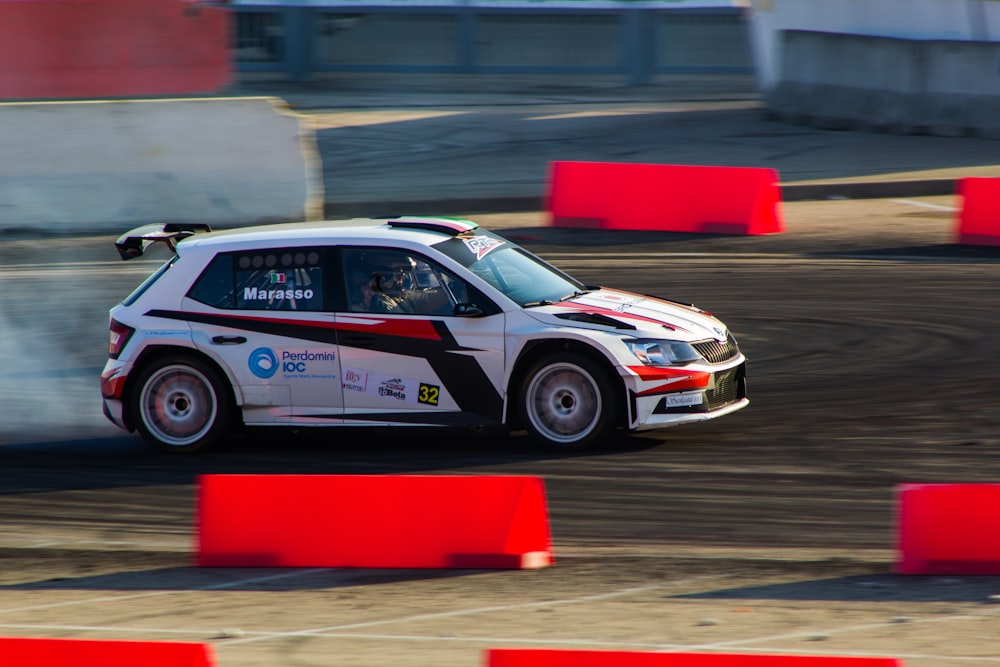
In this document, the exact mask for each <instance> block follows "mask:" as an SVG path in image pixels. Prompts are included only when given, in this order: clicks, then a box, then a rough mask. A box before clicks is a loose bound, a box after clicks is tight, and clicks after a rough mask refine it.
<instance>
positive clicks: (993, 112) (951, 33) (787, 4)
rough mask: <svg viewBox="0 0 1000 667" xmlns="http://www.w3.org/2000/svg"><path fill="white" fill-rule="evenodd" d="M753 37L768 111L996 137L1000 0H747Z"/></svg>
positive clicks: (804, 119) (999, 131)
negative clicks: (751, 1) (998, 0)
mask: <svg viewBox="0 0 1000 667" xmlns="http://www.w3.org/2000/svg"><path fill="white" fill-rule="evenodd" d="M751 35H752V38H753V52H754V59H755V70H756V73H757V80H758V87H759V88H760V90H761V92H762V93H763V95H764V98H765V100H766V103H767V108H768V111H769V112H770V114H771V115H773V116H774V117H777V118H780V119H784V120H789V121H792V122H799V123H807V124H811V125H816V126H819V127H827V128H834V129H847V128H858V129H875V130H880V131H891V132H901V133H927V134H938V135H978V136H983V137H998V136H1000V2H997V1H995V0H822V2H820V1H819V0H811V1H806V0H754V6H753V13H752V15H751Z"/></svg>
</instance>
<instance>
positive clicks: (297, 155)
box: [0, 98, 323, 232]
mask: <svg viewBox="0 0 1000 667" xmlns="http://www.w3.org/2000/svg"><path fill="white" fill-rule="evenodd" d="M0 155H2V156H3V159H2V160H0V230H12V229H29V228H30V229H35V230H46V231H52V232H69V231H87V232H119V231H124V230H126V229H128V228H130V227H134V226H137V225H139V224H144V223H150V222H174V221H184V222H207V223H209V224H211V225H213V226H239V225H246V224H254V223H262V222H271V221H275V222H277V221H291V220H302V219H306V218H310V219H316V218H319V217H321V216H322V202H323V193H322V182H323V181H322V166H321V164H320V161H319V157H318V153H317V151H316V146H315V138H314V136H313V134H312V131H311V130H310V129H309V128H305V127H300V123H299V119H298V118H297V117H296V116H294V115H293V114H290V113H288V112H287V111H286V110H285V107H284V103H283V102H282V101H281V100H278V99H275V98H214V99H187V100H180V99H178V100H145V101H134V100H133V101H103V102H48V103H41V102H40V103H7V104H0Z"/></svg>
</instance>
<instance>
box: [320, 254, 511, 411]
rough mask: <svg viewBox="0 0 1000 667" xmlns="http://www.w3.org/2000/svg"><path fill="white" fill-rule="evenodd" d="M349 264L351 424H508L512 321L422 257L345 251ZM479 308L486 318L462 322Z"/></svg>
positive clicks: (340, 325) (345, 354)
mask: <svg viewBox="0 0 1000 667" xmlns="http://www.w3.org/2000/svg"><path fill="white" fill-rule="evenodd" d="M387 260H396V261H387ZM341 263H342V266H343V270H344V282H345V284H346V285H347V288H348V294H347V303H348V304H349V305H348V306H347V308H346V309H345V311H344V312H342V313H339V314H338V316H337V329H338V332H339V343H340V360H341V371H342V376H343V379H342V386H343V399H344V411H345V421H347V422H350V423H359V424H360V423H379V424H392V423H396V424H399V423H410V424H471V423H476V424H482V423H487V424H488V423H495V422H499V421H500V419H501V412H502V403H503V402H502V388H501V383H502V380H503V371H504V345H503V342H504V336H503V331H504V315H503V313H501V312H500V310H499V309H498V308H496V306H494V305H492V304H491V303H489V302H488V301H487V300H486V299H485V297H483V296H482V295H481V294H480V293H478V292H476V291H475V290H473V289H472V288H471V287H469V286H468V285H467V284H466V283H465V282H464V281H461V280H460V279H458V278H457V277H456V276H455V275H454V274H453V273H451V272H448V271H446V270H444V269H443V268H442V267H441V266H440V265H438V264H436V263H434V262H432V261H429V260H428V259H426V258H425V257H423V256H421V255H419V254H416V253H410V252H404V251H386V250H385V249H380V248H364V247H353V248H344V249H343V256H342V262H341ZM389 264H392V265H391V266H390V265H389ZM401 266H402V267H403V268H402V269H401ZM404 274H405V275H404ZM372 292H374V293H376V294H379V293H380V294H381V296H382V297H384V298H383V299H382V300H378V299H372V298H371V296H370V293H372ZM366 295H367V298H366ZM393 299H398V300H399V301H400V304H397V305H398V307H395V306H393V305H391V304H390V303H389V302H390V301H391V300H393ZM470 299H473V300H478V301H479V304H478V305H479V308H478V309H477V310H476V311H470V310H469V308H468V305H466V306H465V308H466V310H467V311H468V312H469V316H462V315H456V314H455V304H456V303H464V304H468V303H471V301H470ZM404 302H405V303H404Z"/></svg>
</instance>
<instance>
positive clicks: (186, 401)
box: [130, 356, 232, 454]
mask: <svg viewBox="0 0 1000 667" xmlns="http://www.w3.org/2000/svg"><path fill="white" fill-rule="evenodd" d="M224 387H225V386H224V385H223V383H222V380H221V378H220V377H219V374H218V373H217V372H216V371H215V370H214V369H213V368H211V367H210V366H209V365H208V364H206V363H204V362H202V361H199V360H197V359H195V358H193V357H187V356H176V357H170V358H165V359H161V360H158V361H156V362H154V363H153V364H151V365H150V366H147V367H146V368H145V369H144V370H143V371H142V372H141V373H140V375H139V378H138V380H137V381H136V383H135V385H134V389H133V391H132V399H131V401H130V403H131V406H130V407H131V411H132V423H133V424H135V426H136V428H137V429H138V431H139V433H140V435H142V437H143V438H145V440H146V441H147V442H149V443H150V444H151V445H153V446H154V447H156V448H157V449H160V450H161V451H165V452H170V453H174V454H186V453H193V452H198V451H202V450H205V449H208V448H209V447H211V446H212V445H214V444H215V443H216V442H218V441H219V440H220V439H221V438H222V437H223V436H224V435H226V432H227V431H228V430H229V425H230V416H231V414H232V408H231V407H230V401H229V398H228V394H227V392H226V391H225V388H224Z"/></svg>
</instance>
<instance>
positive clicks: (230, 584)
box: [0, 568, 328, 614]
mask: <svg viewBox="0 0 1000 667" xmlns="http://www.w3.org/2000/svg"><path fill="white" fill-rule="evenodd" d="M327 571H328V570H327V569H326V568H315V569H310V570H295V571H294V572H282V573H280V574H272V575H268V576H266V577H253V578H251V579H239V580H237V581H227V582H223V583H221V584H212V585H210V586H197V587H195V588H185V589H177V590H165V591H149V592H146V593H135V594H132V595H103V596H101V597H95V598H83V599H81V600H67V601H65V602H52V603H49V604H37V605H29V606H27V607H11V608H8V609H0V614H15V613H18V612H22V611H37V610H39V609H55V608H58V607H73V606H77V605H84V604H94V603H97V602H121V601H122V600H137V599H140V598H151V597H161V596H164V595H178V594H183V593H191V592H199V591H200V592H204V591H216V590H223V589H226V588H237V587H239V586H245V585H248V584H257V583H260V582H262V581H275V580H278V579H288V578H290V577H300V576H302V575H305V574H313V573H316V572H327Z"/></svg>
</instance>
